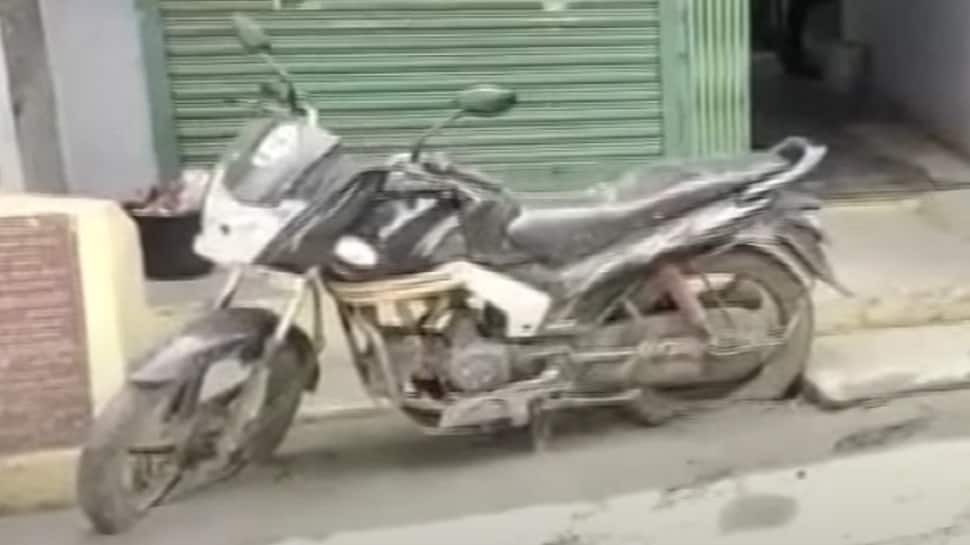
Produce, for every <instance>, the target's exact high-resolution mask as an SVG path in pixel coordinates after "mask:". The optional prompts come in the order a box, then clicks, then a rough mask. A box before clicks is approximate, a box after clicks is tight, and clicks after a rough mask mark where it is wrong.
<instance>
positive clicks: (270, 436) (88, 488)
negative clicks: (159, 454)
mask: <svg viewBox="0 0 970 545" xmlns="http://www.w3.org/2000/svg"><path fill="white" fill-rule="evenodd" d="M306 348H307V347H306V346H303V345H302V343H300V342H299V340H298V339H297V338H296V337H294V336H291V338H290V339H289V341H288V342H287V343H286V344H285V345H284V346H283V347H281V348H280V351H279V353H278V354H277V355H276V357H275V358H274V360H273V361H272V362H271V363H270V364H269V365H270V368H271V369H272V371H271V373H270V376H269V383H268V384H267V391H266V401H265V403H264V405H263V407H262V409H261V411H260V414H259V416H258V418H257V420H256V422H254V423H253V425H254V426H255V428H254V429H253V431H252V432H251V435H250V441H249V444H248V445H247V446H246V448H245V455H244V460H242V462H241V464H245V463H246V462H249V461H254V462H262V461H265V460H267V459H268V458H270V457H271V456H272V454H273V452H274V451H275V450H276V449H277V448H278V447H279V445H280V444H281V443H282V442H283V440H284V439H285V437H286V433H287V431H288V430H289V428H290V425H291V424H292V422H293V419H294V417H295V415H296V411H297V409H298V408H299V405H300V400H301V397H302V393H303V389H304V386H305V384H306V373H307V366H306V365H304V359H305V358H306V356H307V354H306V351H305V350H306ZM188 380H190V379H189V378H187V377H186V378H185V379H183V380H182V381H180V382H178V383H176V384H172V385H167V386H164V387H160V388H158V389H146V388H139V387H136V386H134V385H132V384H126V385H125V386H124V387H123V388H122V389H121V391H120V392H118V393H117V394H116V395H115V397H114V398H113V399H112V400H111V402H110V403H109V404H108V405H107V406H106V407H105V409H104V410H103V411H102V412H101V414H100V415H98V417H97V419H96V420H95V422H94V425H93V427H92V429H91V431H90V434H89V437H88V440H87V442H86V443H85V445H84V447H83V449H82V451H81V457H80V461H79V464H78V474H77V494H78V504H79V505H80V507H81V509H82V511H83V512H84V513H85V514H86V515H87V517H88V518H89V520H90V521H91V523H92V525H93V526H94V529H95V530H96V531H97V532H99V533H102V534H117V533H120V532H123V531H125V530H127V529H128V528H130V527H131V526H132V525H134V524H135V523H136V522H137V521H138V520H139V519H140V518H141V517H142V516H144V514H145V513H146V512H147V511H148V509H149V508H150V507H151V505H145V504H144V501H140V498H139V497H138V496H137V495H136V494H137V493H136V492H135V491H132V490H129V489H128V487H127V486H126V485H125V480H126V478H127V476H128V473H127V472H128V462H129V457H131V456H133V455H132V454H130V453H129V449H130V448H132V446H134V445H135V442H136V441H137V440H138V436H139V432H140V431H141V430H144V429H146V427H147V426H150V425H151V424H152V419H153V417H154V416H155V413H156V412H157V409H159V408H160V407H161V406H162V404H163V403H165V402H166V401H168V402H171V401H172V400H173V399H175V396H176V395H177V394H178V391H179V390H180V388H181V387H182V386H183V385H185V384H186V381H188ZM240 468H241V465H240Z"/></svg>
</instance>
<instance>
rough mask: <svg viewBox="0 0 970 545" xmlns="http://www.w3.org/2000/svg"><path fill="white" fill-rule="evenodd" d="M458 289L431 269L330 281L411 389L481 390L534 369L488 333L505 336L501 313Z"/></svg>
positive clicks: (435, 394) (534, 365)
mask: <svg viewBox="0 0 970 545" xmlns="http://www.w3.org/2000/svg"><path fill="white" fill-rule="evenodd" d="M459 287H460V286H459V284H457V283H456V282H455V281H454V280H453V279H452V278H451V277H449V276H447V275H442V274H440V273H434V272H432V273H422V274H419V275H411V276H407V277H397V278H395V279H393V280H384V281H379V282H372V283H357V284H339V283H333V284H332V285H331V288H332V289H333V290H334V292H335V295H336V296H337V299H338V301H340V302H341V303H342V304H345V305H348V306H350V307H351V308H353V309H355V311H356V312H358V313H360V315H361V317H362V318H364V319H366V320H368V321H371V322H372V323H374V324H375V325H377V326H378V328H379V329H380V331H381V336H382V337H383V339H384V342H385V343H386V346H387V351H388V356H389V359H390V361H391V363H392V367H393V371H394V373H395V374H396V377H394V378H395V379H396V380H398V381H399V383H400V384H401V385H402V386H403V387H404V389H405V391H406V392H408V393H411V394H419V393H424V394H428V395H431V396H432V397H436V398H437V397H441V396H443V395H445V394H447V393H448V392H462V393H481V392H487V391H490V390H494V389H496V388H500V387H502V386H504V385H506V384H508V383H510V382H513V381H516V380H521V379H523V378H529V377H530V376H533V375H535V374H537V373H538V371H537V370H536V368H537V365H538V362H536V361H535V358H529V357H525V355H524V354H520V353H519V351H514V350H511V349H510V348H509V345H507V344H505V343H503V342H501V341H498V340H493V339H492V338H490V337H491V336H492V335H491V334H490V332H494V334H495V336H496V337H497V338H500V335H501V332H502V330H503V328H504V324H503V320H502V318H501V316H499V315H497V313H493V312H490V309H489V307H487V305H486V306H485V308H481V305H474V304H470V303H469V300H468V299H467V294H466V293H464V292H463V291H462V290H460V289H457V288H459ZM472 307H475V308H472Z"/></svg>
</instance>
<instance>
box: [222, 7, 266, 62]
mask: <svg viewBox="0 0 970 545" xmlns="http://www.w3.org/2000/svg"><path fill="white" fill-rule="evenodd" d="M232 26H233V27H234V28H235V29H236V38H238V39H239V43H240V44H242V46H243V48H244V49H245V50H246V51H247V52H248V53H269V52H270V51H271V50H272V49H273V44H272V42H271V41H270V39H269V36H268V35H267V34H266V32H265V31H264V30H263V27H261V26H259V23H257V22H256V21H254V20H253V19H252V18H251V17H248V16H246V15H243V14H241V13H237V14H235V15H233V16H232Z"/></svg>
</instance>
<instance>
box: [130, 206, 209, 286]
mask: <svg viewBox="0 0 970 545" xmlns="http://www.w3.org/2000/svg"><path fill="white" fill-rule="evenodd" d="M125 208H126V209H127V210H128V214H129V215H130V216H131V217H132V219H134V220H135V224H136V225H137V226H138V235H139V237H140V238H141V248H142V256H143V257H144V265H145V276H147V277H148V278H151V279H152V280H185V279H189V278H197V277H199V276H205V275H206V274H208V273H209V272H210V271H212V263H210V262H209V261H207V260H205V259H203V258H202V257H199V256H198V255H197V254H196V253H195V252H194V251H193V250H192V242H193V241H194V239H195V235H196V234H197V233H198V232H199V229H200V225H201V221H200V220H201V214H200V213H199V212H190V213H184V214H179V215H173V216H164V215H157V214H151V213H143V212H139V211H135V210H134V207H133V206H126V207H125Z"/></svg>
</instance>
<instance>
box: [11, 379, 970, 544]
mask: <svg viewBox="0 0 970 545" xmlns="http://www.w3.org/2000/svg"><path fill="white" fill-rule="evenodd" d="M968 430H970V392H949V393H941V394H935V395H928V396H921V397H913V398H906V399H900V400H896V401H894V402H892V403H891V404H887V405H878V406H871V407H867V408H857V409H852V410H848V411H843V412H838V413H826V412H821V411H819V410H818V409H816V408H813V407H810V406H806V405H803V404H800V403H796V402H792V403H789V404H783V405H774V406H746V407H736V408H733V409H731V410H727V411H722V412H719V413H711V414H704V415H697V416H694V417H690V418H684V419H681V420H679V421H677V422H674V423H673V424H671V425H668V426H666V427H663V428H660V429H652V430H645V429H641V428H637V427H635V426H633V425H632V424H629V423H627V422H625V421H623V420H622V419H617V418H615V417H614V415H612V414H609V413H596V414H586V415H581V416H578V417H576V418H570V419H568V420H565V421H563V422H562V423H561V426H560V431H559V433H558V434H557V435H556V436H555V438H554V442H553V450H552V451H551V452H545V453H538V454H537V453H533V452H532V451H531V450H530V446H529V442H528V441H526V440H525V439H524V438H523V437H521V436H519V437H517V436H514V435H512V436H506V437H499V438H483V437H447V438H441V437H439V438H433V437H424V436H422V435H420V434H419V433H418V432H417V431H415V430H413V429H412V428H411V427H410V426H409V424H408V423H406V422H404V421H402V420H400V419H399V418H398V417H396V416H395V415H393V414H379V415H372V416H367V417H357V418H347V419H341V420H331V421H325V422H320V423H317V424H313V425H309V426H306V427H304V428H302V429H299V430H298V431H297V433H295V434H294V436H293V437H291V439H290V441H289V442H288V445H287V447H286V448H285V452H283V453H281V456H280V459H279V460H278V461H277V462H276V463H275V464H273V465H271V466H267V467H262V468H258V469H253V470H251V471H249V472H247V473H245V474H244V475H242V476H241V477H239V478H237V480H236V481H234V482H231V483H225V484H223V485H219V486H217V487H214V488H213V489H210V490H208V491H205V492H202V493H200V494H198V495H196V496H194V497H192V498H189V499H186V500H184V501H182V502H180V503H177V504H174V505H171V506H167V507H164V508H161V509H159V510H157V511H156V512H155V513H154V514H153V515H152V516H151V517H150V518H148V519H147V520H145V521H144V522H143V523H142V524H141V525H139V526H138V527H136V528H135V529H134V530H133V531H132V532H130V533H128V534H126V535H124V536H120V537H114V538H104V537H99V536H94V535H92V533H91V532H90V531H89V530H88V527H87V525H86V524H85V521H84V520H83V519H82V518H81V516H80V515H79V514H78V513H77V512H75V511H61V512H53V513H44V514H36V515H29V516H19V517H9V518H0V544H10V545H71V544H78V543H85V544H87V543H98V544H100V543H108V544H113V545H273V544H276V543H280V542H281V541H285V540H287V539H289V538H306V539H309V540H310V542H311V543H318V544H322V545H331V544H332V545H343V544H345V543H347V544H350V543H354V544H363V543H375V545H392V543H393V544H394V545H409V544H410V543H412V542H421V543H422V545H432V544H434V543H439V542H442V541H438V539H439V538H442V536H445V537H446V538H447V540H446V542H448V543H449V545H450V544H451V543H456V544H457V543H462V544H479V543H480V544H495V545H499V544H505V543H509V544H510V545H512V544H514V545H587V544H590V545H592V544H597V545H606V544H620V543H630V544H634V543H637V544H639V543H660V544H664V543H670V544H680V543H684V544H685V545H689V544H694V545H717V544H718V543H722V542H723V543H725V544H727V543H732V544H733V543H744V544H746V545H751V544H755V543H762V542H764V543H777V544H782V543H785V544H791V545H800V544H802V543H804V544H805V545H815V544H816V543H817V544H818V545H834V544H835V543H844V544H850V545H862V544H865V543H887V544H910V543H925V544H931V543H934V544H935V543H962V542H963V541H959V540H960V539H966V542H967V543H970V538H966V537H965V536H964V534H963V531H964V526H965V525H964V523H963V519H962V518H960V517H961V516H963V517H965V514H966V512H967V511H966V510H967V508H968V507H970V465H968V464H967V463H966V462H967V460H970V441H967V442H962V441H961V442H957V443H955V445H956V446H952V445H953V443H949V442H948V440H949V439H952V438H960V437H967V436H970V434H968ZM920 444H925V445H929V446H928V447H925V448H921V449H918V450H912V448H913V446H914V445H920ZM948 445H950V446H948ZM954 449H956V450H954ZM961 449H962V450H961ZM964 451H966V452H964ZM961 452H962V453H963V454H961ZM864 456H869V458H864ZM901 457H902V458H901ZM832 458H834V459H836V460H837V461H836V462H834V464H835V466H833V467H834V469H826V470H824V471H823V470H817V469H818V468H823V467H829V466H832V464H831V463H822V464H821V465H819V462H820V461H825V460H829V459H832ZM868 460H875V461H874V462H872V463H870V462H869V461H868ZM866 468H877V469H878V468H881V469H879V471H878V472H876V473H872V472H866V471H864V470H865V469H866ZM907 468H909V469H910V470H911V471H909V473H906V471H905V470H906V469H907ZM926 476H930V477H931V478H929V477H928V478H924V477H926ZM718 481H720V483H719V484H715V485H712V487H713V488H711V487H710V486H708V485H710V483H713V482H718ZM759 482H760V483H762V485H759V486H758V487H756V488H757V489H758V490H761V491H762V492H764V493H763V494H760V495H758V494H756V495H754V496H752V498H753V499H751V498H749V499H748V500H746V501H748V502H749V503H750V502H754V504H751V505H749V504H744V505H740V504H739V506H736V511H737V512H736V513H735V512H733V511H730V509H732V508H730V507H727V506H720V507H719V508H718V509H714V508H713V507H712V506H711V505H709V503H710V501H713V500H705V499H704V498H705V497H708V498H718V497H720V496H719V495H718V494H722V495H723V494H724V493H728V492H729V491H730V490H737V489H738V486H739V484H738V483H749V484H750V483H755V484H757V483H759ZM920 483H923V484H922V485H920ZM939 483H943V484H939ZM938 485H939V486H938ZM944 485H945V486H944ZM752 486H753V485H752ZM806 487H808V488H806ZM709 488H710V489H711V490H714V491H715V493H711V494H708V493H699V492H698V491H703V490H707V489H709ZM718 490H719V491H720V492H717V491H718ZM765 491H767V492H765ZM867 491H868V492H867ZM961 491H962V492H961ZM936 492H939V493H938V494H937V493H936ZM867 494H868V496H867ZM792 497H794V498H796V499H795V500H792V499H791V498H792ZM692 498H693V500H692ZM765 498H768V499H765ZM786 498H787V499H786ZM799 498H800V499H799ZM867 498H868V499H867ZM872 498H876V500H878V501H876V500H872V501H871V502H870V500H871V499H872ZM685 499H686V500H691V501H694V500H696V501H697V502H698V503H697V504H696V506H694V507H691V505H690V503H689V502H685V501H684V500H685ZM719 501H721V500H719ZM792 501H794V502H795V503H794V504H793V503H792ZM705 502H706V503H705ZM758 502H762V504H763V505H762V504H758ZM678 503H682V504H683V505H682V506H681V507H680V508H678V509H675V510H672V511H670V512H669V513H668V514H666V515H665V514H663V513H659V512H656V511H657V510H658V509H660V508H663V507H664V506H665V505H666V506H667V508H669V507H670V506H671V505H674V504H678ZM721 503H724V501H721ZM742 503H744V502H742ZM755 504H756V505H755ZM890 508H892V509H891V510H888V511H885V509H890ZM725 509H727V511H725ZM826 510H830V515H831V516H830V517H829V516H826V514H827V513H828V511H826ZM803 512H804V513H805V515H804V516H800V515H799V513H803ZM584 513H585V514H584ZM725 513H726V514H725ZM732 513H733V514H732ZM751 513H754V515H752V514H751ZM880 513H884V514H880ZM907 513H912V518H911V519H910V518H906V516H908V515H906V514H907ZM904 515H906V516H904ZM641 517H642V520H640V518H641ZM657 517H661V518H662V517H666V518H662V524H661V523H659V522H658V525H659V526H656V528H659V529H658V530H657V531H659V532H661V534H651V533H650V532H648V531H646V530H645V528H644V527H645V526H647V522H646V521H648V520H661V519H658V518H657ZM860 517H861V518H860ZM880 517H883V518H880ZM576 520H581V521H583V522H582V524H578V523H577V522H576ZM860 520H862V521H865V526H866V527H867V528H869V529H870V530H871V529H872V528H874V527H875V528H877V529H881V530H880V531H875V532H873V531H869V532H868V533H865V532H861V531H859V530H858V528H856V527H855V526H854V525H855V524H856V522H858V521H860ZM883 520H884V521H885V525H884V524H883ZM725 521H726V522H725ZM766 521H767V522H766ZM772 521H774V522H772ZM853 521H856V522H853ZM577 524H578V525H577ZM725 524H726V525H727V526H724V525H725ZM765 524H767V525H768V527H769V529H770V533H769V534H765V535H764V536H761V537H765V536H768V537H770V538H771V539H770V540H768V541H764V540H763V539H761V538H756V537H757V536H756V535H755V534H748V533H745V532H747V530H749V529H750V528H749V527H750V526H751V525H754V526H755V527H758V526H759V525H765ZM651 526H652V525H651ZM400 527H405V528H404V529H394V528H400ZM821 527H824V528H825V529H826V530H827V533H826V532H822V533H819V532H812V531H811V530H812V529H813V528H814V529H815V530H819V529H821ZM577 528H579V529H582V531H584V532H592V533H591V534H589V535H593V536H595V540H594V539H593V538H591V537H588V536H586V537H584V536H582V535H578V534H574V533H572V532H576V531H579V530H577ZM611 528H614V529H615V535H611V532H613V530H611ZM705 528H706V529H708V530H710V532H713V533H710V532H708V530H705ZM756 529H757V528H756ZM634 530H636V531H634ZM466 531H470V532H472V533H471V534H466V533H465V532H466ZM789 531H790V535H789V534H788V533H786V532H789ZM361 532H364V533H361ZM415 532H417V533H415ZM428 532H431V533H428ZM435 532H444V534H441V533H435ZM455 532H457V533H460V534H463V535H465V536H466V538H467V539H464V540H459V539H457V538H456V535H455ZM530 532H531V533H530ZM685 532H686V533H685ZM705 532H707V533H705ZM435 536H437V537H435ZM678 536H680V537H678ZM685 536H686V537H685ZM739 536H740V537H739ZM823 536H837V537H838V539H837V540H834V541H832V540H825V542H824V543H822V542H821V541H817V540H816V539H815V538H819V537H823ZM941 536H943V537H945V538H946V539H947V540H949V541H942V540H941V539H942V538H941ZM512 538H514V539H512ZM686 538H690V539H687V541H684V539H686ZM510 539H511V540H510ZM414 540H417V541H414ZM698 540H699V541H698ZM695 542H696V544H695ZM442 543H444V542H442Z"/></svg>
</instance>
